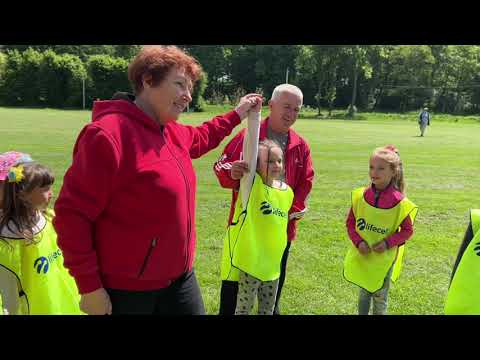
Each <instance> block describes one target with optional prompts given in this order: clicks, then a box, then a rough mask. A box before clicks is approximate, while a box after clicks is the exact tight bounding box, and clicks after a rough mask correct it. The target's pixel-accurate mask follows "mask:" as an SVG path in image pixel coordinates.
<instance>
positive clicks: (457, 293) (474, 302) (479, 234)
mask: <svg viewBox="0 0 480 360" xmlns="http://www.w3.org/2000/svg"><path fill="white" fill-rule="evenodd" d="M470 218H471V222H472V230H473V238H472V240H470V243H469V244H468V246H467V248H466V249H465V251H464V252H463V254H462V258H461V259H460V262H459V263H458V266H457V269H456V271H455V274H454V275H453V279H452V283H451V284H450V288H449V289H448V294H447V300H446V303H445V314H447V315H480V210H479V209H476V210H475V209H472V210H471V211H470Z"/></svg>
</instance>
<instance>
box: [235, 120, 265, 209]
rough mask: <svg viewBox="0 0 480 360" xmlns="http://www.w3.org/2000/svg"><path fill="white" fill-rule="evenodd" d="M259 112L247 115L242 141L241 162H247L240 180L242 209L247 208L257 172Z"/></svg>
mask: <svg viewBox="0 0 480 360" xmlns="http://www.w3.org/2000/svg"><path fill="white" fill-rule="evenodd" d="M260 119H261V117H260V112H254V111H250V112H249V113H248V120H247V131H246V134H245V138H244V139H243V150H242V160H245V161H247V163H248V169H249V172H248V173H246V174H245V175H244V176H243V177H242V178H241V179H240V191H241V193H242V208H243V210H245V209H246V208H247V202H248V197H249V196H250V191H251V190H252V185H253V180H254V178H255V173H256V171H257V156H258V138H259V134H260Z"/></svg>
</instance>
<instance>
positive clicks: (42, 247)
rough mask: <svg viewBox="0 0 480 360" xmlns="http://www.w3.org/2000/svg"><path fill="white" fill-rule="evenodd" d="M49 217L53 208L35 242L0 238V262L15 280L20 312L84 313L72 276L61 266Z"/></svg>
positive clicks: (59, 252)
mask: <svg viewBox="0 0 480 360" xmlns="http://www.w3.org/2000/svg"><path fill="white" fill-rule="evenodd" d="M52 218H53V211H49V213H48V214H47V216H46V220H47V221H46V224H45V227H44V228H43V229H42V230H41V231H40V232H39V233H37V234H36V235H35V238H34V240H35V241H36V243H34V244H30V245H26V244H25V241H24V240H22V239H12V240H7V243H6V242H5V241H2V240H0V265H1V266H3V267H4V268H6V269H7V270H9V271H11V272H12V274H14V275H15V276H16V278H17V281H18V289H19V291H20V309H19V314H20V315H81V314H83V313H82V312H81V311H80V307H79V302H80V295H79V294H78V290H77V286H76V284H75V280H74V279H73V278H72V277H71V276H70V274H69V273H68V272H67V270H66V269H65V268H64V266H63V256H62V253H61V251H60V249H59V248H58V246H57V234H56V232H55V229H54V228H53V225H52Z"/></svg>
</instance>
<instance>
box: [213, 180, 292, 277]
mask: <svg viewBox="0 0 480 360" xmlns="http://www.w3.org/2000/svg"><path fill="white" fill-rule="evenodd" d="M241 199H242V197H241V194H239V195H238V198H237V203H236V204H235V212H234V215H233V219H232V223H231V224H230V226H229V227H228V229H227V233H226V235H225V238H224V245H223V255H222V265H221V277H222V280H231V281H238V279H239V271H238V270H242V271H243V272H246V273H248V274H250V275H252V276H253V277H256V278H257V279H260V280H261V281H270V280H275V279H278V278H279V276H280V263H281V260H282V255H283V252H284V250H285V248H286V246H287V225H288V211H289V210H290V207H291V206H292V202H293V191H292V189H291V188H290V187H289V186H288V185H287V188H286V189H285V190H281V189H276V188H272V187H270V186H268V185H265V184H263V182H262V178H261V177H260V175H258V174H256V175H255V178H254V182H253V186H252V189H251V192H250V196H249V199H248V204H247V208H246V210H245V211H243V210H242V204H241V202H242V201H241Z"/></svg>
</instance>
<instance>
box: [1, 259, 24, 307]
mask: <svg viewBox="0 0 480 360" xmlns="http://www.w3.org/2000/svg"><path fill="white" fill-rule="evenodd" d="M0 297H1V299H2V309H1V311H2V314H3V315H7V314H8V315H15V314H17V312H18V306H19V298H18V286H17V279H16V278H15V275H13V274H12V273H11V272H10V271H8V270H7V269H5V268H4V267H2V266H0Z"/></svg>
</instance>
